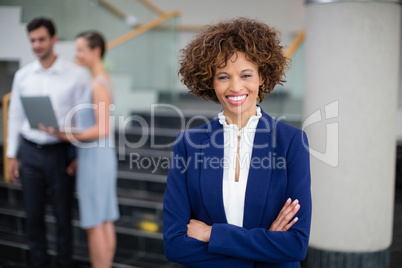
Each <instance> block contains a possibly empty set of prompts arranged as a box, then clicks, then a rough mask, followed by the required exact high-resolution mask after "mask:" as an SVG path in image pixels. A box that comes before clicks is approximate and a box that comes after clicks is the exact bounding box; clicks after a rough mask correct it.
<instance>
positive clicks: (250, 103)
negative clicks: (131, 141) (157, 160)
mask: <svg viewBox="0 0 402 268" xmlns="http://www.w3.org/2000/svg"><path fill="white" fill-rule="evenodd" d="M288 61H289V60H288V59H287V58H286V57H285V56H284V55H283V52H282V46H281V45H280V41H279V39H278V34H277V32H276V31H275V30H273V29H272V28H271V27H269V26H268V25H266V24H264V23H261V22H259V21H255V20H251V19H246V18H239V19H235V20H230V21H226V22H221V23H218V24H216V25H212V26H209V27H208V28H207V29H206V30H205V31H204V32H203V33H201V34H200V35H198V36H197V37H196V38H195V39H194V40H193V41H192V42H191V43H190V44H189V45H188V46H187V47H186V48H185V49H184V50H182V54H181V60H180V70H179V74H180V75H181V76H182V82H183V83H184V84H185V85H186V86H187V87H188V88H189V91H190V93H193V94H195V95H197V96H200V97H203V98H204V99H211V100H213V101H215V102H219V103H220V104H221V105H222V112H221V113H219V115H218V117H217V118H216V119H214V120H213V121H211V122H209V123H207V124H204V125H202V126H200V127H198V128H196V129H194V130H188V131H185V132H184V133H181V134H180V135H179V136H178V138H177V141H176V144H175V146H174V148H173V153H172V160H171V165H170V169H169V175H168V178H167V187H166V192H165V197H164V207H163V221H164V222H163V228H164V231H163V234H164V241H165V252H166V256H167V258H168V259H169V260H171V261H174V262H178V263H181V264H183V265H184V266H185V267H300V263H299V262H300V261H301V260H303V259H304V257H305V255H306V252H307V245H308V240H309V233H310V221H311V193H310V163H309V152H308V142H307V138H306V135H305V133H304V132H303V131H301V130H298V129H295V128H293V127H291V126H288V125H286V124H284V123H282V122H279V121H276V120H274V119H273V118H271V117H270V116H269V115H267V114H266V113H264V112H263V111H262V109H261V108H260V107H259V106H258V105H257V102H259V101H262V100H263V99H264V97H265V94H266V93H270V92H271V91H272V90H273V88H274V87H275V85H277V84H280V83H282V82H284V81H283V77H284V75H285V71H286V69H287V66H288ZM268 156H269V157H268ZM177 159H180V161H177ZM212 160H213V161H212ZM267 160H268V161H267ZM296 214H297V215H296ZM296 216H297V217H296Z"/></svg>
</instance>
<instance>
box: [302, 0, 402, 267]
mask: <svg viewBox="0 0 402 268" xmlns="http://www.w3.org/2000/svg"><path fill="white" fill-rule="evenodd" d="M318 2H319V3H318ZM399 2H400V1H339V0H338V1H330V0H329V1H324V0H323V1H307V24H306V25H307V26H306V27H307V35H306V38H307V39H306V92H305V100H304V118H305V119H307V121H305V130H306V132H307V134H308V137H309V141H310V147H311V149H312V154H313V155H312V156H311V172H312V198H313V217H312V229H311V236H310V247H311V248H312V249H317V250H318V251H322V252H325V253H326V254H327V253H328V252H329V253H331V252H337V253H339V252H341V253H342V252H344V253H356V254H369V255H370V254H371V253H373V254H375V253H376V252H377V253H381V254H380V255H381V256H383V257H381V258H385V257H384V256H386V254H383V253H384V251H387V249H388V248H389V247H390V245H391V238H392V225H393V204H394V171H395V148H396V138H395V133H396V111H397V101H398V96H397V93H398V83H399V74H400V72H399V65H400V51H401V49H400V41H401V37H400V34H401V22H400V17H401V6H400V4H399ZM317 111H321V119H320V118H319V117H318V116H319V115H320V114H319V113H318V112H317ZM315 116H317V119H316V120H314V117H315ZM319 119H320V120H319ZM315 121H317V122H316V123H313V122H315ZM334 256H335V255H334ZM334 258H335V257H334ZM335 259H336V258H335ZM357 259H358V258H356V261H355V262H354V263H355V264H357V263H358V262H359V261H358V260H357ZM363 259H364V258H363ZM333 261H334V260H333ZM351 262H353V261H351ZM321 265H324V263H322V262H321ZM378 265H379V266H376V267H382V266H381V262H378ZM317 267H319V266H317ZM321 267H324V266H321ZM326 267H335V266H331V265H327V266H326ZM338 267H345V266H338ZM365 267H371V266H365Z"/></svg>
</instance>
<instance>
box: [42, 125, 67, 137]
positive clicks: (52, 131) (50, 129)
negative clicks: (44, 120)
mask: <svg viewBox="0 0 402 268" xmlns="http://www.w3.org/2000/svg"><path fill="white" fill-rule="evenodd" d="M38 129H39V130H40V131H42V132H46V133H48V134H51V135H55V136H57V137H58V138H59V139H60V140H62V141H68V138H67V136H66V134H65V133H62V132H59V131H57V130H55V129H54V128H53V127H45V126H44V125H43V124H39V125H38Z"/></svg>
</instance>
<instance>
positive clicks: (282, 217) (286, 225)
mask: <svg viewBox="0 0 402 268" xmlns="http://www.w3.org/2000/svg"><path fill="white" fill-rule="evenodd" d="M299 209H300V204H299V200H297V199H296V200H294V201H293V202H292V199H290V198H289V199H288V200H287V201H286V203H285V205H284V206H283V208H282V209H281V211H280V212H279V215H278V217H277V218H276V219H275V221H274V222H273V223H272V224H271V227H269V230H270V231H279V232H286V231H287V230H289V229H290V227H292V226H293V224H295V223H296V222H297V220H298V218H297V217H296V218H294V219H293V220H292V218H293V217H294V216H295V215H296V213H297V212H298V211H299Z"/></svg>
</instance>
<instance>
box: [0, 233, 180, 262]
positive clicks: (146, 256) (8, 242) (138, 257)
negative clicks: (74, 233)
mask: <svg viewBox="0 0 402 268" xmlns="http://www.w3.org/2000/svg"><path fill="white" fill-rule="evenodd" d="M0 249H1V250H0V259H1V260H4V259H5V258H7V260H8V266H5V265H4V264H3V263H2V262H4V261H0V265H4V267H27V266H23V265H21V264H18V262H20V261H24V262H25V263H26V262H27V260H28V251H29V249H28V246H27V244H26V238H25V236H24V235H20V234H9V233H5V232H3V231H0ZM10 253H12V255H13V256H12V257H13V258H10ZM48 254H49V255H50V256H52V257H53V258H54V257H55V256H56V251H55V243H54V242H53V241H49V249H48ZM3 255H4V256H3ZM18 255H19V256H18ZM73 259H74V261H75V263H74V267H76V268H84V267H90V263H89V258H88V250H87V248H86V246H84V245H80V244H75V245H74V253H73ZM13 261H14V264H12V263H13ZM4 263H5V262H4ZM173 267H180V266H178V265H176V264H173V263H170V262H168V261H167V260H166V259H165V258H164V257H163V256H161V255H157V254H150V253H145V252H134V251H131V252H130V253H129V252H127V251H124V250H123V251H121V252H120V251H119V250H117V251H116V255H115V259H114V262H113V268H173Z"/></svg>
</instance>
